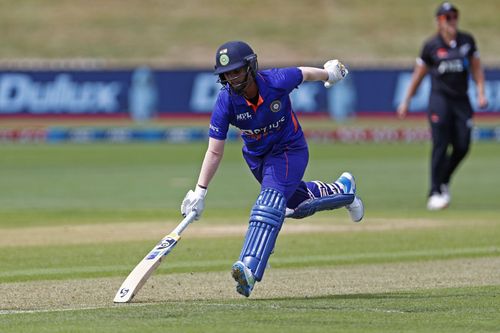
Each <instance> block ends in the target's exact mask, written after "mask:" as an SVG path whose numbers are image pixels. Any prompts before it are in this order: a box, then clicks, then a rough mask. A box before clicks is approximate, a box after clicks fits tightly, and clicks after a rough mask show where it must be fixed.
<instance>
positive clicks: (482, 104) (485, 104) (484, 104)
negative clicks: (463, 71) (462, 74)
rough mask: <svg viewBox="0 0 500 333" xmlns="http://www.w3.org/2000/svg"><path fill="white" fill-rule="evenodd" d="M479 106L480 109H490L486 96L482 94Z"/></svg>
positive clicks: (478, 99) (478, 101) (479, 98)
mask: <svg viewBox="0 0 500 333" xmlns="http://www.w3.org/2000/svg"><path fill="white" fill-rule="evenodd" d="M477 104H478V106H479V108H480V109H484V108H486V107H488V100H487V99H486V97H485V96H484V95H482V94H481V95H479V96H478V98H477Z"/></svg>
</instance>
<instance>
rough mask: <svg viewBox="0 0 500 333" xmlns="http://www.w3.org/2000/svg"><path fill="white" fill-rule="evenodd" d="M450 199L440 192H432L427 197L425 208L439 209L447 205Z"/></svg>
mask: <svg viewBox="0 0 500 333" xmlns="http://www.w3.org/2000/svg"><path fill="white" fill-rule="evenodd" d="M449 204H450V201H449V200H448V198H447V197H446V196H444V195H442V194H439V193H434V194H432V195H431V196H430V197H429V200H428V201H427V209H428V210H441V209H445V208H446V207H448V205H449Z"/></svg>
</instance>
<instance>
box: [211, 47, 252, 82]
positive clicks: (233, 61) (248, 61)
mask: <svg viewBox="0 0 500 333" xmlns="http://www.w3.org/2000/svg"><path fill="white" fill-rule="evenodd" d="M245 66H247V68H248V71H249V72H250V73H252V75H253V76H254V77H255V74H256V73H257V67H258V65H257V55H256V54H255V53H254V52H253V50H252V48H251V47H250V45H248V44H247V43H245V42H242V41H230V42H227V43H224V44H222V45H221V46H219V48H218V49H217V52H216V53H215V71H214V74H216V75H219V76H220V75H221V74H224V73H226V72H230V71H232V70H235V69H238V68H241V67H245Z"/></svg>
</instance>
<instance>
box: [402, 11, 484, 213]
mask: <svg viewBox="0 0 500 333" xmlns="http://www.w3.org/2000/svg"><path fill="white" fill-rule="evenodd" d="M436 23H437V28H438V32H437V34H436V35H434V36H432V37H431V38H429V39H428V40H427V41H426V42H425V43H424V46H423V48H422V52H421V54H420V57H419V58H417V63H416V66H415V70H414V72H413V77H412V80H411V82H410V86H409V88H408V91H407V93H406V97H405V99H404V100H403V102H402V103H401V104H400V105H399V107H398V110H397V113H398V116H399V117H400V118H404V117H405V116H406V114H407V113H408V107H409V105H410V100H411V98H412V97H413V95H415V92H416V90H417V88H418V86H419V85H420V82H421V81H422V79H423V78H424V76H425V75H426V74H427V73H430V74H431V82H432V89H431V95H430V99H429V111H428V119H429V123H430V127H431V132H432V158H431V187H430V191H429V199H428V201H427V209H429V210H440V209H444V208H446V207H448V205H449V204H450V199H451V197H450V192H449V186H450V180H451V176H452V175H453V172H454V171H455V170H456V168H457V166H458V165H459V164H460V162H461V161H462V160H463V159H464V157H465V156H466V155H467V152H468V151H469V146H470V140H471V132H472V126H473V122H472V115H473V111H472V107H471V104H470V101H469V97H468V95H467V90H468V81H469V73H472V78H473V79H474V81H475V82H476V85H477V97H478V104H479V107H480V108H483V107H486V106H487V104H488V103H487V100H486V97H485V95H484V73H483V70H482V69H481V63H480V60H479V53H478V50H477V48H476V42H475V41H474V38H473V37H472V35H470V34H468V33H465V32H462V31H459V30H458V29H457V23H458V9H457V8H456V7H455V6H453V5H452V4H451V3H449V2H444V3H442V4H441V5H440V6H439V7H438V9H437V11H436ZM450 145H451V148H452V149H451V153H450V152H449V151H448V147H449V146H450Z"/></svg>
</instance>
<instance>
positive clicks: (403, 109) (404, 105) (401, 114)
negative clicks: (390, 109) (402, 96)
mask: <svg viewBox="0 0 500 333" xmlns="http://www.w3.org/2000/svg"><path fill="white" fill-rule="evenodd" d="M408 107H409V106H408V102H406V101H403V102H401V104H399V107H398V109H397V111H396V112H397V114H398V118H399V119H404V118H406V115H407V114H408Z"/></svg>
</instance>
